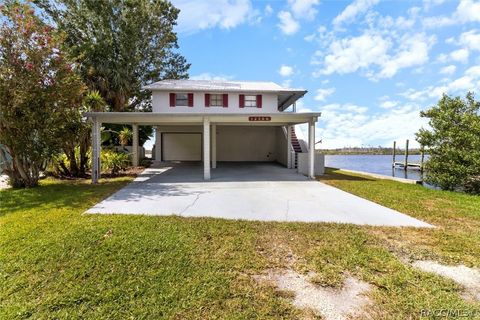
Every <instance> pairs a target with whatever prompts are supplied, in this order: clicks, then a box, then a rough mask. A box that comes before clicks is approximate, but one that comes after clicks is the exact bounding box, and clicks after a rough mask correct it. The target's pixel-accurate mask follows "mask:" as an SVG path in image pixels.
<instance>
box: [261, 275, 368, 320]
mask: <svg viewBox="0 0 480 320" xmlns="http://www.w3.org/2000/svg"><path fill="white" fill-rule="evenodd" d="M315 276H316V274H315V273H313V272H312V273H309V274H307V275H302V274H300V273H298V272H296V271H294V270H290V269H285V270H268V271H267V272H266V273H265V274H263V275H257V276H254V279H255V280H256V281H258V282H260V283H262V282H263V283H270V284H273V285H274V286H275V287H276V288H277V289H278V290H281V291H284V292H285V291H286V292H292V296H293V297H292V298H293V304H294V306H295V307H297V308H299V309H302V310H305V311H309V310H312V311H314V312H315V313H317V314H318V315H321V316H322V317H323V318H324V319H326V320H340V319H349V318H350V317H355V316H360V315H361V314H363V311H362V310H363V308H364V307H365V306H366V305H368V304H369V303H370V300H369V299H368V298H367V297H366V295H365V293H367V292H368V291H369V290H370V285H369V284H368V283H366V282H363V281H360V280H357V279H355V278H353V277H347V278H346V280H345V283H344V285H343V287H342V288H332V287H321V286H318V285H315V284H313V283H312V282H310V281H309V279H310V277H315Z"/></svg>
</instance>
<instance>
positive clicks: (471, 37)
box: [459, 30, 480, 51]
mask: <svg viewBox="0 0 480 320" xmlns="http://www.w3.org/2000/svg"><path fill="white" fill-rule="evenodd" d="M459 43H460V44H461V45H463V46H465V47H467V48H469V49H471V50H477V51H480V33H477V30H470V31H468V32H464V33H462V34H461V35H460V39H459Z"/></svg>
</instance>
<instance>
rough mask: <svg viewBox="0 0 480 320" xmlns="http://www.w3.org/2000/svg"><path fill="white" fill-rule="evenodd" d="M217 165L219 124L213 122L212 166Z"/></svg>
mask: <svg viewBox="0 0 480 320" xmlns="http://www.w3.org/2000/svg"><path fill="white" fill-rule="evenodd" d="M216 167H217V126H216V125H215V124H212V168H213V169H215V168H216Z"/></svg>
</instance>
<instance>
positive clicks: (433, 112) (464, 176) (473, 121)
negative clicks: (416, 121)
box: [417, 93, 480, 193]
mask: <svg viewBox="0 0 480 320" xmlns="http://www.w3.org/2000/svg"><path fill="white" fill-rule="evenodd" d="M479 112H480V102H478V101H475V99H474V95H473V93H468V94H467V95H466V98H465V99H462V98H460V97H455V98H452V97H449V96H448V95H443V97H442V98H441V99H440V101H439V102H438V103H437V105H436V106H433V107H431V108H430V109H428V110H426V111H423V112H421V116H422V117H425V118H428V119H429V125H430V129H421V130H420V131H419V132H418V133H417V140H418V142H419V143H420V144H421V145H423V146H424V147H426V148H427V150H428V153H429V155H430V158H429V160H428V161H427V163H426V180H427V182H429V183H432V184H434V185H437V186H439V187H441V188H442V189H446V190H463V191H466V192H470V193H480V113H479Z"/></svg>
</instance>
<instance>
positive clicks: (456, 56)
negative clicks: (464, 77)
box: [450, 48, 470, 63]
mask: <svg viewBox="0 0 480 320" xmlns="http://www.w3.org/2000/svg"><path fill="white" fill-rule="evenodd" d="M469 55H470V52H469V51H468V49H465V48H463V49H458V50H455V51H452V52H451V53H450V58H451V59H452V60H453V61H458V62H462V63H466V62H467V61H468V56H469Z"/></svg>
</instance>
